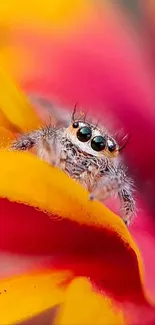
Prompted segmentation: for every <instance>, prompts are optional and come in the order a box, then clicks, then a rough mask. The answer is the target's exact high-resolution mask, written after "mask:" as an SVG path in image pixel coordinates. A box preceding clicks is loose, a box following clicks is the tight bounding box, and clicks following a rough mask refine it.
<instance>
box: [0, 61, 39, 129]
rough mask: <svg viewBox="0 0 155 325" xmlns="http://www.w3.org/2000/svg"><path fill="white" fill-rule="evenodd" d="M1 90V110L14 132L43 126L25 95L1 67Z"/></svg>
mask: <svg viewBox="0 0 155 325" xmlns="http://www.w3.org/2000/svg"><path fill="white" fill-rule="evenodd" d="M0 89H1V91H0V109H1V111H2V113H3V114H4V115H5V117H6V120H8V121H9V122H10V124H12V129H13V130H14V129H15V128H16V129H17V130H19V131H30V130H33V129H35V128H38V127H39V126H40V125H41V121H40V120H39V118H38V116H37V114H36V113H35V111H34V109H33V108H32V107H31V105H30V103H29V102H28V100H27V99H26V97H25V96H24V94H23V93H22V92H21V90H19V89H18V87H16V85H15V83H14V82H13V81H12V79H11V78H10V76H9V75H8V74H7V73H6V72H4V71H3V68H2V67H1V66H0ZM2 126H4V127H5V126H6V125H2Z"/></svg>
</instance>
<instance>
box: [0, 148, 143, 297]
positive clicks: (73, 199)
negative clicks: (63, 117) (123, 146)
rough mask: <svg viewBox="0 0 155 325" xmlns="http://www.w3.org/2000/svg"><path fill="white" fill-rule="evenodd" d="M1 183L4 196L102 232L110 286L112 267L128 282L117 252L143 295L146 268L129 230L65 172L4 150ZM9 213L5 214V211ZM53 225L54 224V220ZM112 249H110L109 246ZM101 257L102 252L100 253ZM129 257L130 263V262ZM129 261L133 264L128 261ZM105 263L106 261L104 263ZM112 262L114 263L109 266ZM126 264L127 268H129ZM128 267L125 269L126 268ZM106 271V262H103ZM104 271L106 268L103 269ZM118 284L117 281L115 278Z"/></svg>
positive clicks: (27, 155) (0, 157) (0, 160)
mask: <svg viewBox="0 0 155 325" xmlns="http://www.w3.org/2000/svg"><path fill="white" fill-rule="evenodd" d="M0 164H1V165H0V166H1V170H2V171H3V172H2V173H1V182H0V197H1V198H8V199H9V200H11V201H17V202H23V203H25V204H27V205H30V206H33V207H38V208H39V209H41V210H43V211H46V212H48V213H51V216H52V215H53V216H59V217H60V218H64V219H69V220H71V221H76V222H78V223H79V224H85V225H88V226H94V227H96V228H97V229H98V228H99V229H102V234H103V236H102V238H103V242H102V245H103V248H102V251H103V249H104V252H105V253H104V254H105V262H104V263H105V266H104V268H105V272H106V275H105V276H106V277H108V279H109V280H108V281H110V282H108V283H109V284H110V283H111V280H110V274H111V273H110V272H112V270H109V267H110V266H109V265H111V267H112V268H114V267H116V272H117V273H118V274H117V277H118V276H119V278H120V281H121V282H122V281H124V283H126V274H125V273H124V272H123V269H124V268H121V266H119V263H117V260H116V259H113V257H112V254H113V253H114V252H115V254H116V252H117V254H118V256H119V258H121V259H122V260H123V259H124V261H125V263H126V264H127V265H128V263H129V265H130V267H131V265H132V267H131V271H130V272H131V274H132V276H131V283H130V281H128V283H130V285H128V287H129V290H130V287H131V288H133V290H134V287H135V288H139V289H138V290H139V294H140V295H143V293H142V286H143V283H144V280H143V266H142V260H141V256H140V253H139V251H138V248H137V246H136V244H135V243H134V241H133V239H132V237H131V235H130V233H129V231H128V230H127V228H126V226H125V225H124V223H123V221H122V220H121V218H120V217H118V216H116V215H115V214H114V213H112V212H111V211H110V210H109V209H108V208H106V207H105V206H104V205H103V204H101V203H99V202H97V201H95V202H90V201H89V200H88V192H87V191H86V190H85V189H84V188H83V187H82V186H80V185H79V184H78V183H77V182H75V181H74V180H72V179H71V178H69V177H68V176H67V175H66V174H65V173H63V172H62V171H60V170H59V169H57V168H54V167H52V166H50V165H49V164H48V163H46V162H44V161H41V160H40V159H38V158H37V157H36V156H34V155H33V154H31V153H29V152H8V151H6V150H3V151H0ZM4 213H5V211H4ZM51 222H52V221H51ZM107 241H108V243H109V245H110V246H109V249H108V250H107V249H106V243H107ZM99 251H100V252H101V249H100V250H99ZM100 254H101V253H100ZM127 258H128V260H127ZM128 261H129V262H128ZM100 262H101V263H102V260H101V261H100ZM110 262H111V264H109V263H110ZM126 264H125V265H126ZM125 265H124V267H125ZM102 268H103V263H102ZM101 270H102V272H103V269H101ZM113 281H114V282H115V279H114V278H113Z"/></svg>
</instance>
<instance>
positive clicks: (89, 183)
mask: <svg viewBox="0 0 155 325" xmlns="http://www.w3.org/2000/svg"><path fill="white" fill-rule="evenodd" d="M33 147H35V149H36V151H37V155H38V156H39V157H40V158H41V159H44V160H45V161H47V162H48V163H50V164H52V165H56V166H58V167H59V168H60V169H62V170H63V171H64V172H66V173H67V174H68V175H69V176H70V177H72V178H73V179H75V180H77V181H78V182H79V183H80V184H82V185H83V186H84V187H85V188H86V189H87V190H88V191H89V192H90V195H89V199H90V200H93V199H98V200H105V199H106V198H108V197H109V196H110V195H111V194H118V196H119V198H120V200H121V209H120V213H121V216H122V219H123V220H124V222H125V224H127V225H129V224H130V222H131V219H132V217H133V215H134V214H135V200H134V198H133V188H132V181H131V180H130V179H129V178H128V177H127V176H126V173H125V171H124V168H123V166H122V163H121V162H120V159H119V153H120V150H121V148H120V146H119V145H118V143H117V142H116V140H115V139H114V138H113V137H111V136H110V134H109V133H108V132H107V131H106V129H105V128H104V127H102V128H99V127H98V126H94V124H92V123H89V122H88V121H86V120H85V119H83V118H82V117H80V118H78V119H77V118H75V109H74V112H73V114H72V120H71V123H70V125H69V126H68V127H63V126H62V127H60V126H59V127H56V126H55V127H54V126H48V127H43V128H41V129H38V130H34V131H32V132H30V133H27V134H24V135H21V136H20V138H19V139H18V140H16V141H15V142H13V143H12V144H11V148H10V149H11V150H29V149H31V148H33Z"/></svg>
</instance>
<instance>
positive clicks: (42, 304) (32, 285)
mask: <svg viewBox="0 0 155 325" xmlns="http://www.w3.org/2000/svg"><path fill="white" fill-rule="evenodd" d="M68 276H69V274H67V273H65V272H64V273H56V274H53V273H52V272H50V271H47V272H46V271H44V272H40V273H34V274H28V275H24V276H19V277H14V278H8V279H6V280H3V281H2V280H1V281H0V324H4V325H9V324H16V323H17V322H19V321H22V320H24V319H29V318H31V317H34V316H35V315H37V314H40V313H42V312H44V311H46V310H48V309H50V308H52V307H55V306H57V305H58V304H60V303H62V302H63V300H64V288H63V286H62V284H63V283H64V282H65V281H66V279H68Z"/></svg>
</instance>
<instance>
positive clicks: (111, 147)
mask: <svg viewBox="0 0 155 325" xmlns="http://www.w3.org/2000/svg"><path fill="white" fill-rule="evenodd" d="M107 146H108V150H109V151H110V152H113V151H115V149H116V142H115V141H114V140H113V139H108V141H107Z"/></svg>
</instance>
